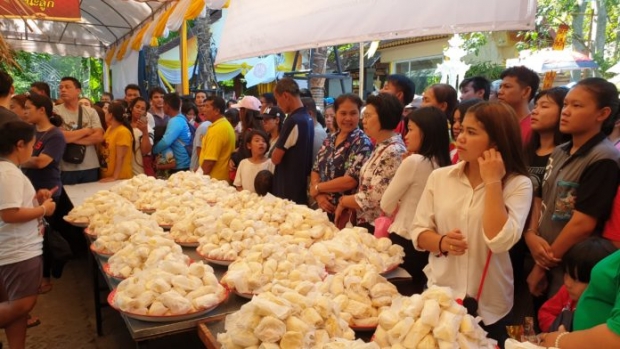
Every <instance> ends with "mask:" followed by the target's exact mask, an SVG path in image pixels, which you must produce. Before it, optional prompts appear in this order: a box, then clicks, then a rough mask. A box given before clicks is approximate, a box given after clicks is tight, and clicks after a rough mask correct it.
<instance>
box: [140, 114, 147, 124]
mask: <svg viewBox="0 0 620 349" xmlns="http://www.w3.org/2000/svg"><path fill="white" fill-rule="evenodd" d="M140 122H144V123H146V115H143V116H141V117H140Z"/></svg>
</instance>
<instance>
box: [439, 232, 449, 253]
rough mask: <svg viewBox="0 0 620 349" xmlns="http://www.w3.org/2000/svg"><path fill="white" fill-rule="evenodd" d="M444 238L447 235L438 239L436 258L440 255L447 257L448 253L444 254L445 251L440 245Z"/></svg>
mask: <svg viewBox="0 0 620 349" xmlns="http://www.w3.org/2000/svg"><path fill="white" fill-rule="evenodd" d="M446 236H447V235H442V236H441V237H440V238H439V255H438V256H441V255H443V256H447V255H448V252H445V251H444V250H443V249H442V248H441V243H442V242H443V239H444V238H445V237H446Z"/></svg>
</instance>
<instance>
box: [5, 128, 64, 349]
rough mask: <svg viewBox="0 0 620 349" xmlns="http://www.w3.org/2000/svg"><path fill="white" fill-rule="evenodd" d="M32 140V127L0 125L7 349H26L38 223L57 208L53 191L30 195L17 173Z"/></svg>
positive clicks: (36, 276)
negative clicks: (8, 348) (53, 198)
mask: <svg viewBox="0 0 620 349" xmlns="http://www.w3.org/2000/svg"><path fill="white" fill-rule="evenodd" d="M34 141H35V128H34V126H33V125H30V124H27V123H25V122H22V121H15V122H8V123H5V124H2V125H0V327H1V328H4V331H5V333H6V336H7V339H8V342H9V347H10V348H11V349H19V348H24V347H25V343H26V324H27V317H28V313H29V312H30V311H31V310H32V308H34V305H35V303H36V301H37V295H38V290H39V285H40V283H41V277H42V265H43V261H42V257H41V254H42V249H43V236H42V231H41V225H40V222H41V221H40V220H41V218H43V217H44V216H50V215H52V214H53V213H54V209H55V208H56V204H55V203H54V201H52V198H51V197H52V194H53V193H52V192H51V191H50V190H47V189H41V190H39V191H38V192H35V190H34V187H33V186H32V184H31V183H30V181H29V180H28V178H27V177H26V176H25V175H24V174H23V173H22V171H21V170H20V169H19V166H20V165H21V164H23V163H25V162H26V161H28V160H30V157H31V156H32V149H33V146H34ZM35 200H36V201H35Z"/></svg>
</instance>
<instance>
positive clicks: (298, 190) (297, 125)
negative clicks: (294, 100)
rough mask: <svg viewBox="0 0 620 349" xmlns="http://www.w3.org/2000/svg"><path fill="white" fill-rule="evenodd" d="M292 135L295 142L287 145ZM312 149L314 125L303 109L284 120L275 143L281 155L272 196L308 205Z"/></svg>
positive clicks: (274, 176) (274, 178)
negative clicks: (282, 153)
mask: <svg viewBox="0 0 620 349" xmlns="http://www.w3.org/2000/svg"><path fill="white" fill-rule="evenodd" d="M295 130H296V131H295ZM295 132H296V133H297V137H296V138H297V140H296V141H295V143H294V144H287V141H288V139H289V136H291V135H293V138H295V137H294V133H295ZM313 145H314V123H313V121H312V118H311V117H310V115H309V114H308V112H307V111H306V108H299V109H297V110H295V111H294V112H292V113H291V114H290V115H289V116H288V117H287V118H286V120H284V125H282V131H281V132H280V137H279V138H278V142H277V143H276V148H280V149H282V150H284V151H285V153H284V156H283V157H282V162H280V164H278V165H276V169H275V172H274V175H273V195H275V196H278V197H280V198H283V199H289V200H291V201H294V202H296V203H298V204H307V203H308V195H307V190H308V176H309V175H310V170H311V169H312V147H313Z"/></svg>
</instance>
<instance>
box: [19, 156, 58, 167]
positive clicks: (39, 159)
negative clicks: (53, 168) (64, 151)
mask: <svg viewBox="0 0 620 349" xmlns="http://www.w3.org/2000/svg"><path fill="white" fill-rule="evenodd" d="M52 161H54V159H52V158H51V157H50V156H49V155H47V154H40V155H39V156H33V157H31V158H30V160H28V161H26V162H25V163H23V164H22V167H23V168H36V169H41V168H45V167H47V165H49V164H50V163H52Z"/></svg>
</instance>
